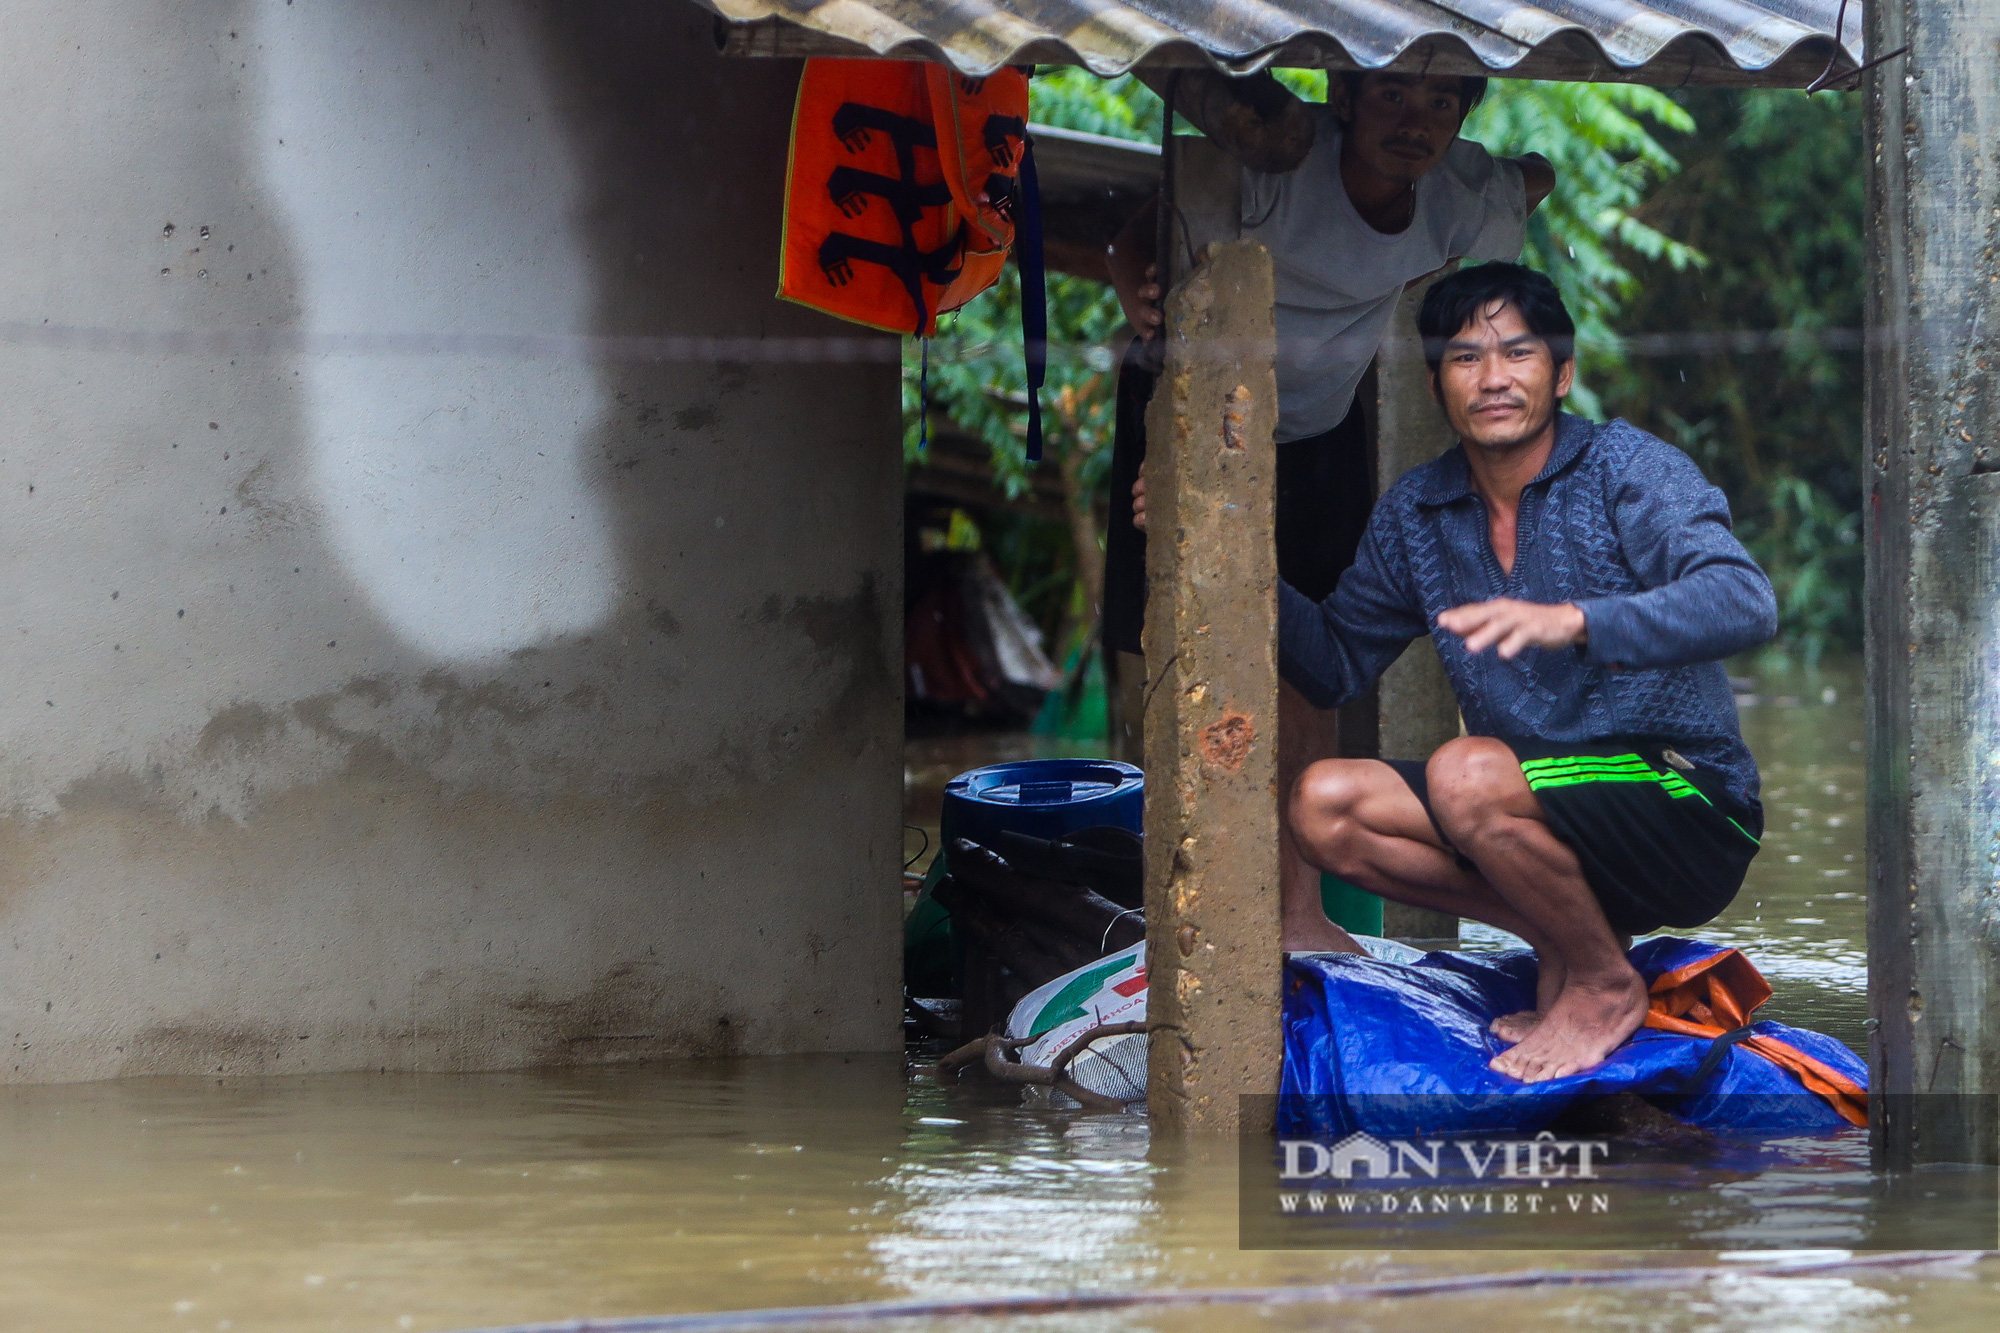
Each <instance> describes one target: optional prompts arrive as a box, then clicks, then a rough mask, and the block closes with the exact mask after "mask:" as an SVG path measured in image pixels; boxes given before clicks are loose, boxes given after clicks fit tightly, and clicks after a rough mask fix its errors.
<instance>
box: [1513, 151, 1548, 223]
mask: <svg viewBox="0 0 2000 1333" xmlns="http://www.w3.org/2000/svg"><path fill="white" fill-rule="evenodd" d="M1507 160H1508V161H1509V162H1512V163H1513V164H1514V165H1515V166H1517V167H1519V168H1520V169H1521V189H1522V191H1523V192H1524V193H1525V195H1526V202H1527V205H1528V208H1527V212H1528V214H1529V215H1530V216H1532V215H1533V214H1534V211H1535V210H1536V209H1538V208H1540V207H1541V206H1542V201H1543V200H1544V199H1547V198H1548V197H1549V196H1550V195H1551V194H1554V193H1555V189H1556V169H1555V167H1553V166H1552V165H1550V163H1549V160H1548V159H1547V158H1546V157H1543V156H1542V155H1541V154H1540V153H1523V154H1521V156H1519V157H1510V158H1508V159H1507Z"/></svg>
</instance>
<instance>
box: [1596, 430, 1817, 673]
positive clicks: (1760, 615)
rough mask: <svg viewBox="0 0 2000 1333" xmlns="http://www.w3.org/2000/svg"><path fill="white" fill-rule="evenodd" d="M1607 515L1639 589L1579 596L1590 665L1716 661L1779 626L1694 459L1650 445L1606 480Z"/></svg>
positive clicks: (1770, 597)
mask: <svg viewBox="0 0 2000 1333" xmlns="http://www.w3.org/2000/svg"><path fill="white" fill-rule="evenodd" d="M1610 484H1611V485H1613V486H1614V487H1616V490H1615V492H1614V494H1613V495H1612V496H1611V497H1610V498H1611V506H1610V509H1611V520H1612V523H1613V525H1614V527H1615V528H1616V529H1617V533H1618V543H1619V546H1620V548H1621V549H1622V551H1623V552H1624V555H1625V561H1626V563H1627V564H1628V565H1630V566H1631V568H1632V572H1633V573H1635V574H1637V575H1638V576H1639V581H1640V582H1641V583H1643V584H1645V585H1646V587H1645V590H1644V591H1643V592H1635V593H1628V594H1625V595H1623V596H1618V597H1593V598H1588V599H1586V600H1584V601H1581V602H1579V603H1577V607H1578V609H1579V610H1581V611H1582V612H1583V616H1584V620H1585V623H1586V625H1587V627H1588V628H1587V631H1586V632H1587V634H1588V636H1589V641H1588V643H1587V645H1586V647H1585V652H1586V654H1587V656H1588V657H1589V659H1590V660H1591V661H1593V662H1599V663H1604V664H1606V665H1611V666H1622V667H1639V668H1645V667H1677V666H1688V665H1691V664H1693V663H1696V662H1715V661H1720V660H1721V659H1722V658H1725V657H1728V656H1730V655H1732V654H1735V653H1740V652H1742V651H1744V650H1745V649H1748V648H1754V647H1756V646H1757V645H1758V644H1760V643H1765V642H1767V641H1769V640H1770V638H1771V637H1772V636H1773V635H1775V634H1776V633H1777V632H1778V599H1777V596H1776V594H1775V593H1773V592H1772V590H1771V580H1770V579H1769V578H1767V577H1765V574H1764V571H1763V570H1761V569H1759V568H1758V567H1757V562H1756V561H1754V560H1752V559H1751V558H1750V553H1749V552H1748V551H1746V550H1744V549H1743V543H1741V542H1739V541H1737V540H1736V534H1735V533H1734V532H1732V531H1730V527H1729V502H1728V501H1727V500H1726V499H1724V498H1723V494H1722V492H1721V491H1719V490H1717V489H1716V488H1715V487H1713V486H1711V485H1710V484H1709V483H1708V479H1707V478H1706V477H1704V476H1702V475H1701V469H1700V468H1698V467H1696V466H1695V464H1694V460H1693V459H1691V458H1689V457H1688V456H1687V455H1686V454H1683V453H1681V452H1680V450H1678V449H1674V448H1671V447H1668V448H1661V449H1657V450H1652V451H1649V452H1648V453H1647V454H1645V455H1643V456H1642V457H1641V458H1640V459H1638V460H1635V463H1634V465H1633V466H1630V467H1627V468H1624V469H1622V470H1621V471H1619V473H1618V474H1617V475H1616V476H1615V477H1614V478H1613V479H1612V481H1611V483H1610Z"/></svg>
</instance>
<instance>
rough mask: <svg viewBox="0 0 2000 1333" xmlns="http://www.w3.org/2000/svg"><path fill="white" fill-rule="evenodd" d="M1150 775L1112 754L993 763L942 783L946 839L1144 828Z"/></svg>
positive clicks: (942, 823) (1055, 835)
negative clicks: (1005, 833) (1111, 757)
mask: <svg viewBox="0 0 2000 1333" xmlns="http://www.w3.org/2000/svg"><path fill="white" fill-rule="evenodd" d="M1145 808H1146V777H1145V775H1144V774H1143V773H1141V772H1140V771H1139V770H1138V769H1136V768H1134V767H1133V766H1132V765H1130V764H1120V763H1116V762H1114V761H1112V760H1109V759H1023V760H1021V761H1019V762H1017V763H1012V764H989V765H987V766H986V767H985V768H975V769H973V770H971V771H970V772H967V773H961V774H959V775H958V776H957V777H955V778H953V779H952V780H951V781H950V782H948V783H946V784H945V789H944V812H943V815H942V816H941V817H940V819H939V826H940V829H939V831H940V834H941V836H942V837H943V839H944V845H945V846H947V847H949V846H951V843H952V839H954V838H970V839H971V840H972V841H974V842H976V843H980V844H982V845H987V846H990V845H991V844H992V841H993V835H994V834H995V833H997V832H999V831H1001V830H1003V829H1005V830H1008V831H1010V832H1014V833H1026V834H1028V835H1029V836H1031V837H1036V838H1058V837H1061V836H1062V835H1063V834H1065V833H1073V832H1075V831H1076V830H1078V829H1086V828H1104V827H1107V826H1109V827H1113V828H1128V829H1131V830H1132V831H1133V832H1134V833H1137V832H1139V831H1140V829H1141V817H1142V816H1143V815H1144V813H1145Z"/></svg>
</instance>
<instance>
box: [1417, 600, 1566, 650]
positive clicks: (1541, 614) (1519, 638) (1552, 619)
mask: <svg viewBox="0 0 2000 1333" xmlns="http://www.w3.org/2000/svg"><path fill="white" fill-rule="evenodd" d="M1438 624H1440V625H1442V626H1444V628H1446V629H1448V630H1450V631H1451V632H1452V633H1453V634H1456V635H1458V637H1459V638H1461V639H1464V640H1465V651H1467V652H1469V653H1483V652H1485V651H1486V650H1487V649H1488V648H1491V647H1493V646H1495V645H1496V644H1497V645H1498V646H1499V649H1500V656H1501V658H1502V659H1503V660H1505V661H1509V662H1511V661H1513V660H1514V659H1515V658H1516V657H1519V656H1520V655H1521V652H1522V650H1523V649H1526V648H1567V647H1569V646H1570V645H1571V644H1575V643H1582V642H1583V641H1584V637H1585V625H1584V619H1583V609H1582V608H1581V607H1579V606H1577V605H1576V604H1575V603H1573V602H1564V603H1563V604H1562V605H1560V606H1549V605H1547V604H1546V603H1543V602H1522V601H1516V600H1515V599H1514V598H1512V597H1497V598H1495V599H1494V600H1492V601H1490V602H1469V603H1467V604H1466V605H1464V606H1454V607H1453V608H1452V609H1451V610H1449V611H1446V612H1444V613H1443V614H1442V615H1440V616H1439V617H1438Z"/></svg>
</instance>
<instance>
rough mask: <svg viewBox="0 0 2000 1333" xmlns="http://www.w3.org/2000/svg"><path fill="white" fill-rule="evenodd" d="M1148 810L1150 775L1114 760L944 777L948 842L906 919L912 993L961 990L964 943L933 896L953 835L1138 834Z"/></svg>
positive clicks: (1054, 762) (995, 768) (989, 838)
mask: <svg viewBox="0 0 2000 1333" xmlns="http://www.w3.org/2000/svg"><path fill="white" fill-rule="evenodd" d="M1145 810H1146V776H1145V774H1143V773H1141V772H1140V771H1139V770H1138V769H1136V768H1134V767H1133V766H1132V765H1130V764H1120V763H1114V762H1113V761H1111V760H1109V759H1023V760H1021V761H1019V762H1017V763H1012V764H989V765H987V766H986V767H985V768H975V769H972V770H970V771H969V772H965V773H961V774H959V775H958V776H957V777H955V778H953V779H952V780H951V781H950V782H948V783H946V784H945V788H944V811H943V813H942V814H941V815H940V817H939V819H938V826H939V827H938V832H939V836H940V838H941V840H942V844H943V845H942V846H941V847H939V849H938V854H937V857H936V859H935V860H933V861H932V862H931V870H930V874H929V875H928V876H926V877H925V880H924V888H923V892H922V893H921V894H919V895H918V897H917V904H916V906H915V908H913V909H912V910H911V912H910V915H909V919H908V920H907V921H905V922H904V923H903V980H904V984H906V985H907V986H908V987H909V988H910V993H911V994H912V995H924V996H933V995H956V994H958V993H959V989H960V986H959V976H958V972H959V948H958V945H957V941H956V940H955V938H954V934H953V931H952V928H951V915H950V913H948V912H946V911H945V910H944V908H943V907H942V906H941V905H939V904H938V903H936V902H933V901H932V900H931V889H932V888H934V887H935V886H936V884H937V882H938V880H939V878H940V877H941V876H942V875H943V874H944V872H945V867H946V854H947V853H948V852H949V851H950V849H951V843H952V839H954V838H970V839H971V840H972V841H973V842H976V843H979V844H980V845H981V846H988V847H990V846H992V844H993V835H994V834H996V833H999V832H1002V831H1003V830H1004V831H1009V832H1014V833H1025V834H1028V835H1029V836H1030V837H1035V838H1059V837H1061V836H1062V835H1063V834H1065V833H1074V832H1076V831H1077V830H1078V829H1087V828H1103V827H1106V826H1110V827H1115V828H1127V829H1131V830H1132V831H1133V832H1134V833H1138V832H1141V831H1142V829H1141V819H1142V817H1143V816H1144V814H1145Z"/></svg>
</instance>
